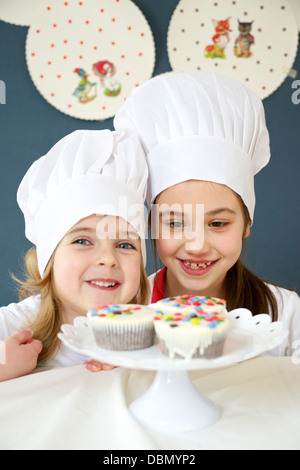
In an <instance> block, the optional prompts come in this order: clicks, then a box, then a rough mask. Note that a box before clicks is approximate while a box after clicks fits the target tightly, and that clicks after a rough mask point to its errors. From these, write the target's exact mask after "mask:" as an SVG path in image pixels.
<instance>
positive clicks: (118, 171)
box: [0, 131, 149, 380]
mask: <svg viewBox="0 0 300 470" xmlns="http://www.w3.org/2000/svg"><path fill="white" fill-rule="evenodd" d="M147 177H148V171H147V165H146V161H145V156H144V152H143V150H142V148H141V146H140V144H139V142H138V140H137V138H135V137H134V136H132V135H129V134H128V133H127V132H125V131H124V132H111V131H76V132H74V133H72V134H70V135H68V136H67V137H65V138H63V139H62V140H61V141H59V142H58V143H57V144H56V145H55V146H54V147H53V148H52V149H51V150H50V151H49V152H48V154H47V155H46V156H44V157H42V158H40V159H39V160H37V161H36V162H35V163H34V164H33V165H32V166H31V167H30V169H29V170H28V172H27V173H26V175H25V177H24V179H23V181H22V182H21V185H20V187H19V190H18V195H17V199H18V203H19V205H20V208H21V210H22V211H23V213H24V218H25V225H26V236H27V237H28V239H29V240H30V241H31V242H32V243H33V244H34V245H35V247H34V248H32V249H30V250H29V252H28V253H27V255H26V257H25V266H26V277H25V280H24V281H22V282H21V283H20V284H21V285H20V299H21V301H20V303H18V304H10V305H9V306H7V307H3V308H1V309H0V340H5V341H6V346H7V347H6V352H7V354H6V361H5V363H4V364H2V365H0V380H7V379H9V378H14V377H16V376H19V375H23V374H25V373H28V372H30V371H31V370H32V369H33V368H34V367H35V365H36V363H37V361H38V362H39V363H41V364H46V365H49V366H50V365H51V366H67V365H72V364H80V363H83V362H85V361H88V360H89V359H90V358H87V357H85V356H81V355H79V354H76V353H74V352H72V351H70V350H68V349H67V348H65V347H64V346H63V345H62V344H60V342H59V340H58V338H57V333H58V332H59V331H60V328H61V325H62V324H63V323H73V320H74V318H75V317H76V316H78V315H85V314H86V312H87V310H88V309H89V308H91V307H95V306H97V305H104V304H107V303H109V304H115V303H129V302H132V303H141V304H145V303H146V302H147V299H148V289H149V288H148V282H147V276H146V272H145V263H146V249H145V223H144V200H145V190H146V183H147ZM21 330H22V331H21ZM33 335H34V339H33ZM27 350H29V352H28V353H27V356H30V361H28V358H26V359H25V356H24V361H22V360H21V361H20V357H21V358H22V354H20V351H27ZM29 362H30V365H29ZM17 363H18V367H17Z"/></svg>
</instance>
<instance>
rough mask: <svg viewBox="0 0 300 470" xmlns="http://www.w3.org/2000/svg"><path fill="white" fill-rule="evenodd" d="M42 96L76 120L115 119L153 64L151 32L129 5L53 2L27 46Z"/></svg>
mask: <svg viewBox="0 0 300 470" xmlns="http://www.w3.org/2000/svg"><path fill="white" fill-rule="evenodd" d="M26 58H27V65H28V69H29V73H30V75H31V78H32V80H33V82H34V84H35V86H36V87H37V89H38V90H39V92H40V93H41V95H42V96H43V97H44V98H45V99H46V100H47V101H48V102H49V103H50V104H51V105H52V106H54V107H55V108H57V109H58V110H60V111H61V112H63V113H65V114H68V115H70V116H73V117H75V118H78V119H85V120H103V119H107V118H110V117H113V116H114V115H115V114H116V112H117V111H118V109H119V108H120V107H121V106H122V104H123V103H124V100H125V99H126V97H127V96H129V95H130V94H131V91H132V89H133V88H134V87H136V86H139V85H141V84H142V83H143V82H145V81H147V80H149V79H150V78H151V76H152V74H153V69H154V64H155V45H154V40H153V36H152V31H151V29H150V27H149V25H148V23H147V21H146V19H145V17H144V16H143V14H142V13H141V11H140V10H139V9H138V7H137V6H136V5H135V4H134V3H133V2H132V1H131V0H82V1H79V0H69V1H65V0H52V1H51V0H49V1H48V3H47V4H46V6H45V5H44V6H43V7H42V8H41V9H39V11H38V13H37V15H36V17H35V18H34V20H33V21H32V23H31V26H30V28H29V31H28V36H27V41H26Z"/></svg>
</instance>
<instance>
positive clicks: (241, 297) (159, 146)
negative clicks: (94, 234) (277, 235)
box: [115, 72, 300, 355]
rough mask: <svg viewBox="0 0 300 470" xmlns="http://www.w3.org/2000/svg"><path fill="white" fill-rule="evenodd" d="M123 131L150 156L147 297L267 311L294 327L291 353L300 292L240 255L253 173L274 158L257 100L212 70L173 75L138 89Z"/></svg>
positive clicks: (299, 332) (299, 323)
mask: <svg viewBox="0 0 300 470" xmlns="http://www.w3.org/2000/svg"><path fill="white" fill-rule="evenodd" d="M124 127H126V128H131V129H132V130H133V131H134V132H136V133H137V135H139V137H140V140H141V143H142V144H143V147H144V149H145V151H146V153H147V159H148V164H149V171H150V184H149V194H148V196H149V197H148V203H149V205H151V204H152V209H151V236H152V238H154V239H157V240H154V241H155V242H156V247H157V251H158V255H159V257H160V259H161V261H162V262H163V264H164V265H165V267H164V268H163V269H162V270H160V271H159V272H158V273H157V274H154V275H152V276H150V279H149V280H150V284H151V289H152V295H151V302H156V301H158V300H160V299H162V298H165V297H170V296H174V295H181V294H194V295H204V296H214V297H221V298H225V299H226V300H227V303H228V309H229V310H232V309H234V308H238V307H244V308H248V309H249V310H251V311H252V312H253V314H254V315H256V314H259V313H266V312H268V313H269V314H270V315H271V316H272V320H273V321H276V320H277V319H278V320H280V321H282V322H283V324H284V328H285V329H287V330H289V332H290V338H289V341H287V342H286V343H285V344H283V345H281V347H280V348H279V349H278V350H277V351H276V354H280V355H290V354H292V348H293V343H294V341H295V340H298V339H300V299H299V297H298V296H297V294H296V293H295V292H290V291H288V290H285V289H282V288H278V287H275V286H274V285H271V284H268V283H266V282H264V281H262V280H261V279H259V278H258V277H257V276H256V275H254V274H253V273H251V272H250V271H249V270H248V269H247V268H246V267H245V266H244V265H243V264H242V263H241V261H240V260H239V258H240V254H241V251H242V244H243V240H244V239H246V238H247V237H248V236H249V234H250V227H251V225H252V223H253V214H254V206H255V193H254V175H255V174H256V173H258V172H259V171H260V170H261V169H262V168H263V167H264V166H265V165H266V164H267V163H268V161H269V158H270V148H269V135H268V131H267V128H266V124H265V116H264V110H263V106H262V102H261V100H260V99H259V98H258V97H257V96H256V95H254V94H253V93H252V92H251V91H250V90H248V89H246V88H245V87H243V86H242V85H241V84H240V83H238V82H236V81H235V80H232V79H229V78H225V77H222V76H218V75H215V74H211V73H203V72H192V73H182V74H167V75H163V76H161V77H156V78H154V79H152V80H150V82H148V83H146V84H145V85H143V86H141V87H139V88H138V89H136V90H135V91H134V93H133V95H132V96H131V97H130V98H129V99H128V100H127V102H126V103H125V105H124V106H123V108H122V109H121V110H120V111H119V112H118V114H117V116H116V118H115V128H116V129H118V130H120V129H122V128H124ZM154 209H155V211H154ZM153 214H155V215H154V216H153Z"/></svg>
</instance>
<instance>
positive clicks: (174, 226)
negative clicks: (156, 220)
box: [168, 220, 184, 228]
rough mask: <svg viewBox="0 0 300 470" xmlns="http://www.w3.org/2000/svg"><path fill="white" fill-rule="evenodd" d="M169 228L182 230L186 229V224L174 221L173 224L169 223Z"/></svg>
mask: <svg viewBox="0 0 300 470" xmlns="http://www.w3.org/2000/svg"><path fill="white" fill-rule="evenodd" d="M168 226H169V227H171V228H182V227H184V222H181V221H179V220H173V221H172V222H168Z"/></svg>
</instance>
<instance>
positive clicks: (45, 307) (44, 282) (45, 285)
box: [13, 248, 149, 362]
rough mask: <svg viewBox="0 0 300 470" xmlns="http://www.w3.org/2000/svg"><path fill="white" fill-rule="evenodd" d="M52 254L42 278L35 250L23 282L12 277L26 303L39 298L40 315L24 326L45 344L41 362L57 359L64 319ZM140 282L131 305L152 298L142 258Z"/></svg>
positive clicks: (27, 259)
mask: <svg viewBox="0 0 300 470" xmlns="http://www.w3.org/2000/svg"><path fill="white" fill-rule="evenodd" d="M54 254H55V252H54V253H53V255H52V257H51V259H50V261H49V263H48V265H47V268H46V269H45V271H44V275H43V278H41V275H40V273H39V270H38V264H37V255H36V249H35V248H31V249H30V250H29V251H28V252H27V253H26V255H25V259H24V265H25V273H24V280H19V279H17V278H16V277H15V276H13V278H14V280H15V281H16V282H17V283H18V284H19V286H20V288H19V298H20V300H24V299H26V298H28V297H30V296H36V295H40V305H39V309H38V314H37V316H36V318H35V319H34V321H33V323H31V324H29V325H24V327H25V328H32V329H33V331H34V338H35V339H39V340H40V341H42V343H43V349H42V352H41V353H40V355H39V362H43V361H45V360H46V359H49V358H50V357H52V356H54V355H55V353H56V352H57V350H58V347H59V344H60V341H59V339H58V337H57V334H58V333H59V332H60V329H61V325H62V324H63V318H62V313H61V308H60V300H59V298H58V296H57V294H56V289H55V285H54V281H53V260H54ZM140 270H141V281H140V288H139V291H138V293H137V294H136V296H135V297H134V298H133V299H132V300H131V301H130V302H129V303H132V304H140V305H147V303H148V299H149V284H148V279H147V274H146V270H145V267H144V264H143V260H142V257H141V263H140Z"/></svg>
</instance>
